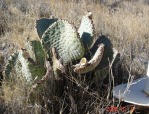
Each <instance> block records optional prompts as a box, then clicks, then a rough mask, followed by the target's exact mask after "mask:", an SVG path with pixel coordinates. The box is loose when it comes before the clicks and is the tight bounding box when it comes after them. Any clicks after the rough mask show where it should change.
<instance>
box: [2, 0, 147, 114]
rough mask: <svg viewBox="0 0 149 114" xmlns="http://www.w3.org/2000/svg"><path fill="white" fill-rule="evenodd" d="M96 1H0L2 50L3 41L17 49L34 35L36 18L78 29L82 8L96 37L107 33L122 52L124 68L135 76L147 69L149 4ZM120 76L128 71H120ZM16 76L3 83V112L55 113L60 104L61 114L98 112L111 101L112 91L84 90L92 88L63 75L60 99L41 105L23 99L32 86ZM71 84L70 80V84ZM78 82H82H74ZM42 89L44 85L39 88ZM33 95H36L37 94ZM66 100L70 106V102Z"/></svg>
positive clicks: (131, 0) (35, 37) (139, 1)
mask: <svg viewBox="0 0 149 114" xmlns="http://www.w3.org/2000/svg"><path fill="white" fill-rule="evenodd" d="M99 1H100V2H99ZM99 1H98V0H95V1H91V0H69V1H68V0H50V1H49V0H1V1H0V45H1V46H0V49H2V44H3V43H4V42H5V43H6V44H9V43H13V44H14V45H15V46H16V47H17V48H21V47H23V46H24V44H25V41H26V39H27V38H30V39H38V36H37V33H36V30H35V28H34V27H35V21H36V20H37V19H39V18H42V17H48V18H49V17H51V16H54V17H56V18H61V19H66V20H68V21H69V22H71V23H74V24H75V25H76V27H77V28H78V27H79V24H80V21H81V18H82V15H84V13H85V12H86V11H92V12H93V21H94V24H95V31H96V35H95V36H96V38H98V37H99V35H101V34H103V35H106V36H108V37H109V38H110V40H111V41H112V43H113V46H114V47H116V48H117V49H118V50H119V52H120V53H121V58H120V60H121V61H120V62H121V64H122V66H123V67H125V66H127V67H128V69H129V67H131V68H132V72H131V73H133V74H140V73H145V68H146V64H147V60H149V51H148V50H149V45H148V44H149V33H148V31H149V5H148V4H145V3H144V1H141V0H138V1H135V0H119V2H115V1H116V0H105V2H103V1H102V0H99ZM10 53H12V52H10ZM124 74H126V73H125V72H124V73H123V75H124ZM18 80H22V79H16V80H13V81H12V82H9V83H8V82H4V84H3V96H2V99H3V100H2V102H3V101H4V103H3V104H4V105H5V106H6V107H5V108H6V110H5V111H6V113H10V112H11V113H14V114H16V113H18V114H19V113H20V114H21V113H24V114H25V113H37V114H38V113H40V112H41V110H42V111H43V110H44V112H46V113H54V112H55V111H53V109H55V110H56V108H55V107H58V108H57V109H59V113H64V112H65V113H66V112H67V111H69V113H79V111H80V113H102V112H101V110H100V109H104V108H105V106H108V105H109V104H110V103H112V102H113V101H109V99H106V97H107V95H109V94H110V93H107V92H105V91H104V92H100V89H97V88H96V86H95V90H94V89H93V90H86V87H88V86H90V85H87V84H89V83H85V82H84V81H83V79H77V80H75V81H74V79H73V78H72V79H71V80H68V79H67V83H66V86H68V87H69V89H68V90H67V91H65V92H66V93H65V94H63V95H62V97H56V96H55V97H51V99H50V98H43V102H42V104H44V106H43V105H41V104H38V103H37V104H36V103H35V104H34V105H31V104H30V103H29V102H27V100H28V98H27V94H28V93H29V90H30V87H28V86H27V85H26V84H25V81H18ZM72 82H74V83H73V84H72ZM79 84H80V85H81V86H78V85H79ZM76 86H77V87H76ZM71 87H72V88H71ZM102 87H105V88H106V90H107V89H110V88H109V84H106V85H102V86H101V87H100V88H102ZM70 88H71V89H70ZM75 89H76V90H77V91H78V92H76V91H75ZM45 90H46V88H45V89H44V90H43V91H45ZM109 92H110V91H109ZM44 95H45V93H44ZM39 96H40V95H39ZM36 97H37V98H38V95H37V96H36ZM47 99H48V100H49V102H48V103H47V102H45V101H48V100H47ZM79 100H80V101H79ZM70 104H71V106H69V105H70ZM49 105H50V106H49ZM27 106H30V108H28V107H27ZM48 106H49V107H50V108H49V109H48V108H47V107H48ZM103 107H104V108H103ZM19 110H20V111H19ZM65 110H67V111H65ZM63 111H64V112H63ZM67 113H68V112H67Z"/></svg>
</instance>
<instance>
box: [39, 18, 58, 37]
mask: <svg viewBox="0 0 149 114" xmlns="http://www.w3.org/2000/svg"><path fill="white" fill-rule="evenodd" d="M56 21H57V19H47V18H42V19H39V20H37V21H36V29H37V33H38V36H39V38H41V37H42V35H43V33H44V32H45V31H46V30H47V29H48V27H49V26H50V25H51V24H53V23H54V22H56Z"/></svg>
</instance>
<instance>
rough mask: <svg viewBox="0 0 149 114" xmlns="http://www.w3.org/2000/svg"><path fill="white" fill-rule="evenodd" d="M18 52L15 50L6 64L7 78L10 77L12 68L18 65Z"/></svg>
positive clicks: (5, 73) (5, 75) (4, 73)
mask: <svg viewBox="0 0 149 114" xmlns="http://www.w3.org/2000/svg"><path fill="white" fill-rule="evenodd" d="M18 54H19V53H18V52H15V53H13V54H12V55H11V56H10V57H9V59H8V62H7V64H6V65H5V70H4V72H3V75H4V77H5V78H6V79H8V78H9V76H10V75H11V71H12V69H13V68H14V66H15V65H16V61H17V58H18Z"/></svg>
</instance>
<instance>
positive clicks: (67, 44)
mask: <svg viewBox="0 0 149 114" xmlns="http://www.w3.org/2000/svg"><path fill="white" fill-rule="evenodd" d="M36 30H37V33H38V36H39V38H40V39H41V41H28V42H27V43H26V46H25V48H23V49H21V50H18V51H17V52H15V53H14V54H13V55H12V56H11V57H10V59H9V60H8V63H7V65H6V66H5V70H4V73H3V74H4V76H5V77H6V78H10V77H11V73H14V72H15V73H16V74H17V75H18V76H19V75H22V76H25V77H26V79H27V80H29V81H30V80H33V79H34V78H35V77H36V76H38V77H40V76H44V74H45V73H46V69H45V67H44V62H45V59H46V58H47V55H48V57H51V56H52V52H51V49H53V48H54V49H55V51H56V53H57V61H58V62H60V64H62V65H63V66H64V67H65V68H67V67H66V66H68V65H72V66H73V67H72V68H74V69H73V71H74V72H75V73H79V74H84V73H87V72H89V71H92V70H94V69H95V70H96V71H97V72H96V73H95V74H99V71H101V69H104V68H107V66H109V62H111V61H112V60H113V55H114V52H113V48H112V44H111V42H109V41H107V39H106V38H104V37H102V38H98V39H97V40H96V41H95V39H96V38H95V37H94V34H95V33H94V31H95V30H94V25H93V22H92V13H91V12H88V13H87V14H86V15H85V16H83V18H82V21H81V24H80V27H79V29H78V30H77V29H76V27H75V26H74V25H73V24H70V23H69V22H67V21H66V20H61V19H56V18H55V19H47V18H42V19H39V20H37V21H36ZM55 58H56V56H55ZM81 58H82V59H81ZM50 60H51V59H50ZM78 60H81V61H80V63H78V64H76V65H73V63H74V62H76V61H78ZM53 61H54V60H53ZM88 61H89V62H88ZM58 62H53V65H55V63H58ZM62 65H61V66H62ZM53 69H55V67H54V66H53ZM66 70H67V69H66Z"/></svg>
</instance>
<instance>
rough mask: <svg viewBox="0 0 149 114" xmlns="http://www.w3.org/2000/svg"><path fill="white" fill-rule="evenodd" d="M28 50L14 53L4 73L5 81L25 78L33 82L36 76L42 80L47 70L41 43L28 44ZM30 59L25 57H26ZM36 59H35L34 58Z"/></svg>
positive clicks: (32, 42)
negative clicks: (16, 77) (20, 77)
mask: <svg viewBox="0 0 149 114" xmlns="http://www.w3.org/2000/svg"><path fill="white" fill-rule="evenodd" d="M26 47H28V48H27V49H26V50H18V51H17V52H16V53H14V54H13V55H12V56H11V57H10V59H9V60H8V63H7V64H6V66H5V70H4V72H3V74H4V77H5V79H6V80H7V79H10V78H11V79H13V78H14V77H12V76H14V75H15V76H18V77H19V76H23V77H25V78H26V80H27V81H28V82H31V81H32V80H33V79H34V78H35V77H36V76H38V77H39V78H42V76H43V75H45V73H46V70H45V68H44V51H43V49H42V46H41V44H40V42H39V41H31V42H29V43H27V46H26ZM27 54H28V55H29V57H27V58H26V57H25V55H27ZM33 57H35V58H33Z"/></svg>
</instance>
